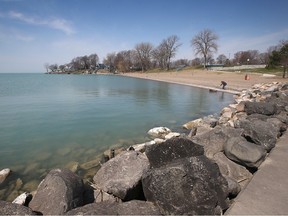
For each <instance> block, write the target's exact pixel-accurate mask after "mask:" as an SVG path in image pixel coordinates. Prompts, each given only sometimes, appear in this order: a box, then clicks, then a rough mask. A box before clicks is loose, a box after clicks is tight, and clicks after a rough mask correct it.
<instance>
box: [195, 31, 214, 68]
mask: <svg viewBox="0 0 288 216" xmlns="http://www.w3.org/2000/svg"><path fill="white" fill-rule="evenodd" d="M217 40H218V36H217V35H216V34H215V33H214V32H213V31H212V30H210V29H204V30H203V31H201V32H200V33H198V34H197V35H196V36H195V37H194V38H193V39H192V40H191V46H192V47H194V51H195V54H196V55H202V56H203V58H204V68H206V65H207V59H208V57H209V56H211V55H212V53H213V52H216V51H217V49H218V45H217V43H216V41H217Z"/></svg>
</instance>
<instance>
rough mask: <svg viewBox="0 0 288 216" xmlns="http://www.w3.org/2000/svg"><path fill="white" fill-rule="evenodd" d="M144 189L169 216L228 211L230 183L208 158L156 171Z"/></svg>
mask: <svg viewBox="0 0 288 216" xmlns="http://www.w3.org/2000/svg"><path fill="white" fill-rule="evenodd" d="M142 185H143V190H144V194H145V197H146V199H147V200H148V201H151V202H153V203H155V204H156V205H157V206H159V207H160V208H161V209H162V210H161V211H162V212H164V213H165V214H175V215H178V214H188V215H200V214H203V215H214V214H220V211H221V209H222V210H223V209H226V208H227V207H228V206H227V204H226V202H225V199H226V198H227V196H228V190H227V189H228V188H227V186H228V185H227V181H226V180H225V178H224V177H223V176H222V175H221V174H220V171H219V168H218V166H217V164H216V163H213V162H212V161H211V160H209V159H208V158H207V157H205V156H204V155H201V156H196V157H189V158H188V157H186V158H181V159H178V160H173V161H172V162H170V163H167V164H166V165H163V166H161V167H157V168H152V169H150V170H148V171H147V172H146V173H145V175H144V176H143V179H142Z"/></svg>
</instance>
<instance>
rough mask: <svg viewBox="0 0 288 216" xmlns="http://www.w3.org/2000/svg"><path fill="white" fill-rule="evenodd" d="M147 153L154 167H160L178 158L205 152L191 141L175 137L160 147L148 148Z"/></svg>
mask: <svg viewBox="0 0 288 216" xmlns="http://www.w3.org/2000/svg"><path fill="white" fill-rule="evenodd" d="M145 153H146V155H147V157H148V159H149V162H150V165H151V166H152V167H160V166H162V165H165V164H166V163H168V162H171V161H173V160H175V159H178V158H184V157H192V156H199V155H203V154H204V150H203V147H202V146H200V145H198V144H195V143H194V142H192V141H191V140H189V139H185V138H177V137H175V138H172V139H169V140H167V141H165V142H164V143H162V144H160V145H157V144H156V145H151V146H148V147H147V148H146V151H145Z"/></svg>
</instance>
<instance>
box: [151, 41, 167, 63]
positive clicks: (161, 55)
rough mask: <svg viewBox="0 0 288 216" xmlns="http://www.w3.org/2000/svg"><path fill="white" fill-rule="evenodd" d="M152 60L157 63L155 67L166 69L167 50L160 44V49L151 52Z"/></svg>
mask: <svg viewBox="0 0 288 216" xmlns="http://www.w3.org/2000/svg"><path fill="white" fill-rule="evenodd" d="M151 55H152V58H153V59H154V61H155V62H156V65H155V66H158V67H160V68H161V69H164V67H165V63H164V62H165V50H164V47H163V46H162V45H161V44H160V45H159V46H158V47H156V48H155V49H153V50H152V52H151Z"/></svg>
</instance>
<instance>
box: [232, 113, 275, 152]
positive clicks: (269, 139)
mask: <svg viewBox="0 0 288 216" xmlns="http://www.w3.org/2000/svg"><path fill="white" fill-rule="evenodd" d="M237 127H240V128H242V129H243V130H244V132H243V136H244V137H245V138H246V139H248V140H250V141H252V142H253V143H255V144H257V145H261V146H263V147H264V148H265V150H266V151H267V152H270V151H271V149H272V148H274V147H275V145H276V141H277V139H276V138H277V137H278V136H279V135H278V134H279V133H280V129H279V128H276V125H275V124H273V123H270V122H267V121H262V120H259V119H253V121H249V120H240V121H239V122H238V123H237Z"/></svg>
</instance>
